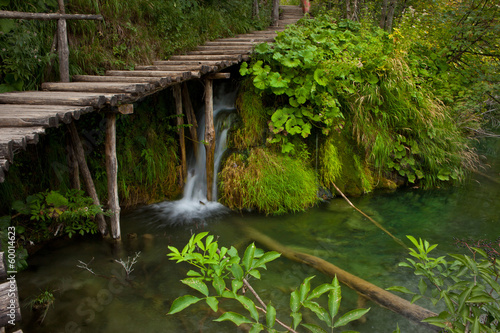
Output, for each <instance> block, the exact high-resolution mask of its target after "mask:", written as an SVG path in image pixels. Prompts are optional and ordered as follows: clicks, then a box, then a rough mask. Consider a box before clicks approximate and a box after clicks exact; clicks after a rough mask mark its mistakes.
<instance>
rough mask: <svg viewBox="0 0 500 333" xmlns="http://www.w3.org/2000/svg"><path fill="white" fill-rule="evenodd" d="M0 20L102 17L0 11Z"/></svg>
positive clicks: (101, 18) (92, 18) (88, 18)
mask: <svg viewBox="0 0 500 333" xmlns="http://www.w3.org/2000/svg"><path fill="white" fill-rule="evenodd" d="M0 19H23V20H45V21H48V20H60V19H65V20H98V21H103V20H104V17H103V16H102V15H93V14H61V13H26V12H14V11H8V10H0Z"/></svg>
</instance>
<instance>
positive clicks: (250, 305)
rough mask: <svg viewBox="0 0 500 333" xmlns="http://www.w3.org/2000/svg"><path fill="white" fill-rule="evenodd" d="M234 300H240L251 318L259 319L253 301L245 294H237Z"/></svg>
mask: <svg viewBox="0 0 500 333" xmlns="http://www.w3.org/2000/svg"><path fill="white" fill-rule="evenodd" d="M236 300H237V301H238V302H240V304H241V305H243V307H244V308H245V309H247V311H248V312H250V316H251V317H252V318H253V320H255V321H259V313H258V312H257V308H256V307H255V303H254V302H253V301H252V300H251V299H250V298H248V297H246V296H237V297H236Z"/></svg>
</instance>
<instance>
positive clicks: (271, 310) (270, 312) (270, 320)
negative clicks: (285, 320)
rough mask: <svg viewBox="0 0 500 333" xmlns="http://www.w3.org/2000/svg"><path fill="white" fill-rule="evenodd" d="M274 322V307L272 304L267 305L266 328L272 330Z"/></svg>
mask: <svg viewBox="0 0 500 333" xmlns="http://www.w3.org/2000/svg"><path fill="white" fill-rule="evenodd" d="M275 321H276V309H275V308H274V306H272V304H269V305H268V306H267V313H266V324H267V327H271V328H272V327H273V326H274V322H275Z"/></svg>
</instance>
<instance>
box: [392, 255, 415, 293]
mask: <svg viewBox="0 0 500 333" xmlns="http://www.w3.org/2000/svg"><path fill="white" fill-rule="evenodd" d="M402 264H404V263H402ZM400 266H402V265H400ZM406 266H408V267H409V265H408V264H406ZM386 290H390V291H398V292H400V293H404V294H410V295H413V294H415V293H414V292H413V291H411V290H409V289H408V288H406V287H401V286H393V287H389V288H387V289H386Z"/></svg>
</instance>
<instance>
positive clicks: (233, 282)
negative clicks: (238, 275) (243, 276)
mask: <svg viewBox="0 0 500 333" xmlns="http://www.w3.org/2000/svg"><path fill="white" fill-rule="evenodd" d="M241 287H243V281H242V280H231V288H232V290H233V292H234V293H237V292H238V290H240V289H241Z"/></svg>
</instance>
